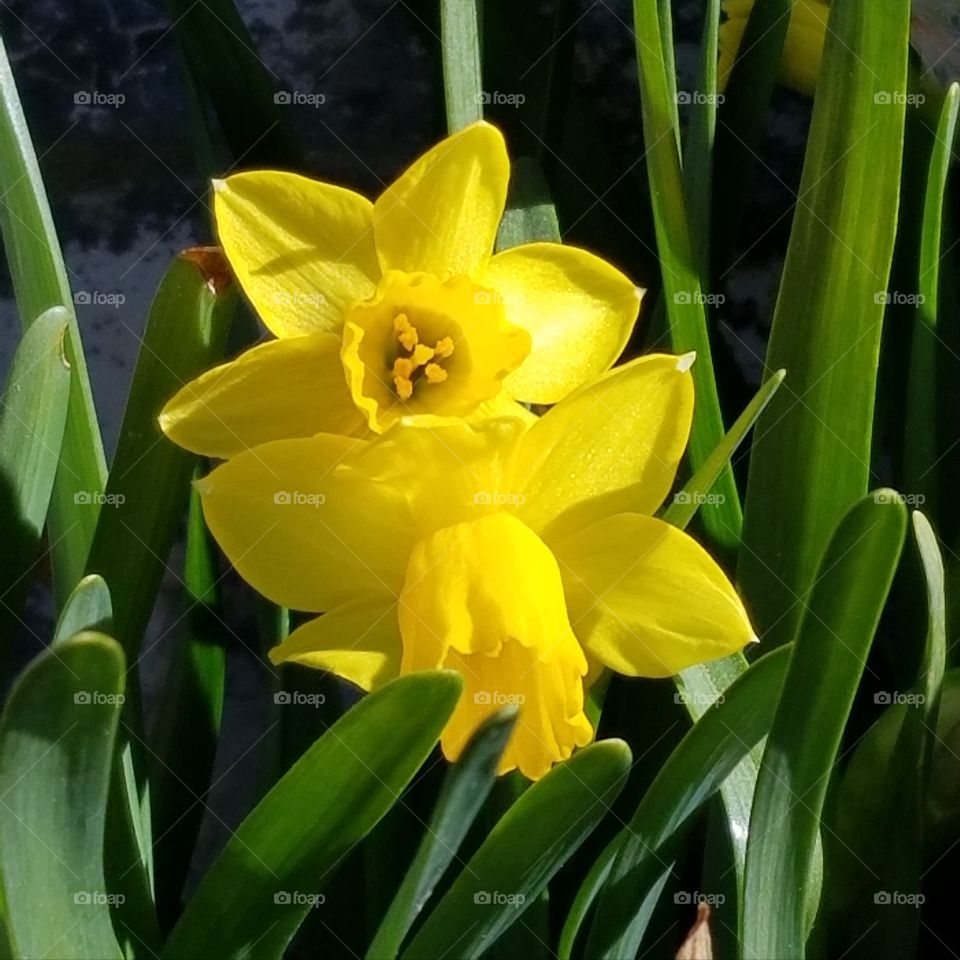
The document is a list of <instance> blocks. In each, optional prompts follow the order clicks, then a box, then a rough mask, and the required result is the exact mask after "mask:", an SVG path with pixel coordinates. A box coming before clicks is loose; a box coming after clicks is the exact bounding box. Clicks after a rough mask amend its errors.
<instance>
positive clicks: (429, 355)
mask: <svg viewBox="0 0 960 960" xmlns="http://www.w3.org/2000/svg"><path fill="white" fill-rule="evenodd" d="M411 359H412V360H413V365H414V366H415V367H422V366H423V365H424V364H425V363H426V362H427V361H428V360H432V359H433V347H428V346H427V345H426V344H425V343H418V344H417V345H416V346H415V347H414V348H413V356H412V357H411Z"/></svg>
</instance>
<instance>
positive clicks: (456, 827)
mask: <svg viewBox="0 0 960 960" xmlns="http://www.w3.org/2000/svg"><path fill="white" fill-rule="evenodd" d="M516 719H517V711H516V709H515V708H514V709H506V710H501V711H498V712H497V713H495V714H493V716H492V717H490V718H489V719H488V720H487V721H486V722H485V723H484V724H483V726H481V727H480V728H479V729H478V730H477V732H476V733H475V734H474V735H473V737H472V738H471V739H470V742H469V743H468V744H467V747H466V749H465V750H464V751H463V755H462V756H461V757H460V759H459V760H458V761H457V762H456V763H455V764H454V765H453V766H452V767H451V768H450V771H449V773H448V774H447V778H446V780H445V781H444V784H443V789H442V790H441V792H440V796H439V797H438V798H437V804H436V807H435V808H434V811H433V815H432V816H431V818H430V822H429V823H428V824H427V826H426V831H425V833H424V835H423V840H422V841H421V842H420V847H419V849H418V850H417V855H416V857H415V858H414V861H413V863H412V864H411V865H410V869H409V870H408V871H407V875H406V876H405V877H404V879H403V883H402V884H401V886H400V889H399V890H398V891H397V895H396V897H394V900H393V902H392V903H391V904H390V909H389V910H388V911H387V914H386V916H385V917H384V918H383V922H382V923H381V924H380V928H379V929H378V930H377V934H376V936H375V937H374V939H373V942H372V943H371V944H370V948H369V949H368V950H367V957H368V958H369V960H386V958H388V957H391V958H392V957H395V956H396V955H397V952H398V951H399V949H400V945H401V944H402V943H403V938H404V937H405V936H406V935H407V932H408V931H409V930H410V927H411V926H412V925H413V922H414V920H416V918H417V916H418V915H419V913H420V911H421V910H422V909H423V907H424V906H425V905H426V903H427V901H428V900H429V899H430V895H431V894H432V893H433V890H434V888H435V887H436V885H437V883H438V882H439V880H440V879H441V877H442V876H443V874H444V873H445V872H446V869H447V867H449V865H450V862H451V861H452V860H453V858H454V857H455V856H456V855H457V850H459V849H460V844H461V843H463V839H464V837H465V836H466V834H467V831H468V830H469V829H470V825H471V824H472V823H473V821H474V819H475V818H476V816H477V813H479V811H480V808H481V807H482V806H483V802H484V800H485V799H486V798H487V795H488V794H489V793H490V788H491V787H492V786H493V783H494V779H495V778H496V775H497V765H498V763H499V762H500V755H501V754H502V753H503V750H504V747H506V745H507V740H509V739H510V734H511V733H513V727H514V724H515V723H516Z"/></svg>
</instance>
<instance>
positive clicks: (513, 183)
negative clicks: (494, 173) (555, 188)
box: [497, 157, 560, 251]
mask: <svg viewBox="0 0 960 960" xmlns="http://www.w3.org/2000/svg"><path fill="white" fill-rule="evenodd" d="M538 241H545V242H548V243H559V242H560V224H559V223H558V221H557V211H556V208H555V207H554V205H553V201H552V200H551V199H550V187H549V185H548V184H547V181H546V178H545V177H544V175H543V172H542V171H541V169H540V165H539V164H538V163H537V161H536V160H534V159H533V158H532V157H519V158H517V159H516V160H515V161H514V162H513V164H512V166H511V170H510V190H509V192H508V194H507V208H506V210H505V211H504V214H503V220H501V221H500V230H499V231H498V233H497V250H498V251H499V250H506V249H507V248H508V247H517V246H519V245H520V244H521V243H536V242H538Z"/></svg>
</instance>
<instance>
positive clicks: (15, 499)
mask: <svg viewBox="0 0 960 960" xmlns="http://www.w3.org/2000/svg"><path fill="white" fill-rule="evenodd" d="M68 319H69V316H68V314H67V311H66V310H63V309H61V308H60V307H54V308H53V309H51V310H48V311H47V312H46V313H44V314H43V315H42V316H40V317H38V318H37V320H36V322H35V323H34V324H33V325H32V326H31V327H29V328H28V330H27V331H26V333H25V334H24V335H23V339H22V340H21V341H20V345H19V346H18V347H17V351H16V353H15V355H14V358H13V364H12V365H11V368H10V374H9V378H8V380H7V386H6V389H5V391H4V395H3V406H2V409H0V540H2V542H3V549H2V550H0V614H2V615H0V623H2V624H4V626H5V627H6V629H3V631H2V632H3V633H4V634H6V633H7V632H8V630H9V628H10V626H8V625H13V624H14V623H15V622H16V619H17V617H18V615H19V609H20V605H21V600H22V597H23V596H24V594H25V593H26V585H27V583H26V580H27V574H28V573H29V571H30V568H31V567H32V566H33V562H34V559H35V555H36V552H37V546H38V544H39V543H40V537H41V535H42V533H43V526H44V522H45V521H46V518H47V510H48V508H49V505H50V495H51V493H52V491H53V485H54V478H55V476H56V473H57V464H58V463H59V460H60V450H61V442H62V440H63V432H64V424H65V423H66V417H67V404H68V399H69V391H70V369H69V365H68V364H67V363H66V360H65V358H64V355H63V340H64V335H65V333H66V329H67V321H68ZM4 642H5V644H8V642H9V641H8V639H7V638H6V637H4Z"/></svg>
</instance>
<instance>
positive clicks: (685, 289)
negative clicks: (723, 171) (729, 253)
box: [633, 0, 741, 551]
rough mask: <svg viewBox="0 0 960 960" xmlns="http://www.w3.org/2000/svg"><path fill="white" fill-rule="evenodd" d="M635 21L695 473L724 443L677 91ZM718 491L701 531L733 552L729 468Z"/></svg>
mask: <svg viewBox="0 0 960 960" xmlns="http://www.w3.org/2000/svg"><path fill="white" fill-rule="evenodd" d="M633 13H634V27H635V31H636V37H637V40H636V50H637V64H638V67H639V73H640V94H641V104H642V108H643V110H642V112H643V136H644V143H645V145H646V151H647V152H646V163H647V169H648V173H649V179H650V199H651V202H652V204H653V216H654V221H655V226H656V234H657V252H658V255H659V260H660V265H661V270H662V274H663V296H664V298H665V303H666V311H667V319H668V322H669V327H670V342H671V345H672V348H673V350H675V351H676V352H677V353H688V352H690V351H695V352H696V354H697V361H696V363H695V364H694V365H693V381H694V386H695V389H696V393H697V409H696V412H695V414H694V421H693V429H692V432H691V435H690V446H689V451H688V452H689V457H690V462H691V465H692V469H693V470H694V471H697V470H699V469H700V468H701V466H703V464H704V462H705V461H706V460H707V458H708V457H709V456H710V454H711V453H712V452H713V450H714V449H715V448H716V446H717V445H718V444H719V443H720V441H721V440H722V439H723V435H724V426H723V416H722V414H721V411H720V399H719V396H718V395H717V385H716V381H715V378H714V372H713V360H712V355H711V350H710V338H709V335H708V332H707V318H706V311H705V309H704V305H705V297H704V292H703V284H702V282H701V277H700V271H699V270H698V268H697V267H696V256H695V250H694V247H693V243H692V241H691V238H690V220H689V217H688V214H687V209H688V208H687V199H686V196H685V194H684V185H683V172H682V169H681V162H680V150H679V145H678V142H677V130H678V126H677V119H676V117H677V98H676V87H675V84H674V80H673V75H672V73H671V72H670V70H669V69H668V62H667V61H668V58H665V57H664V55H663V50H664V47H663V36H662V32H661V22H660V11H659V9H658V4H657V0H634V3H633ZM716 491H717V493H718V494H720V495H722V497H723V499H722V500H718V502H717V503H713V504H708V505H706V507H705V509H703V510H702V511H701V514H702V519H703V523H704V526H705V528H706V530H707V533H708V535H709V536H710V538H711V540H713V541H714V542H715V543H716V544H717V545H718V546H719V547H720V548H722V549H725V550H728V551H733V550H735V549H736V547H737V545H738V544H739V541H740V525H741V515H740V498H739V496H738V494H737V488H736V484H735V482H734V478H733V471H732V470H731V469H730V467H729V465H727V466H726V467H724V468H723V470H722V471H721V473H720V476H719V478H718V479H717V481H716Z"/></svg>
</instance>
